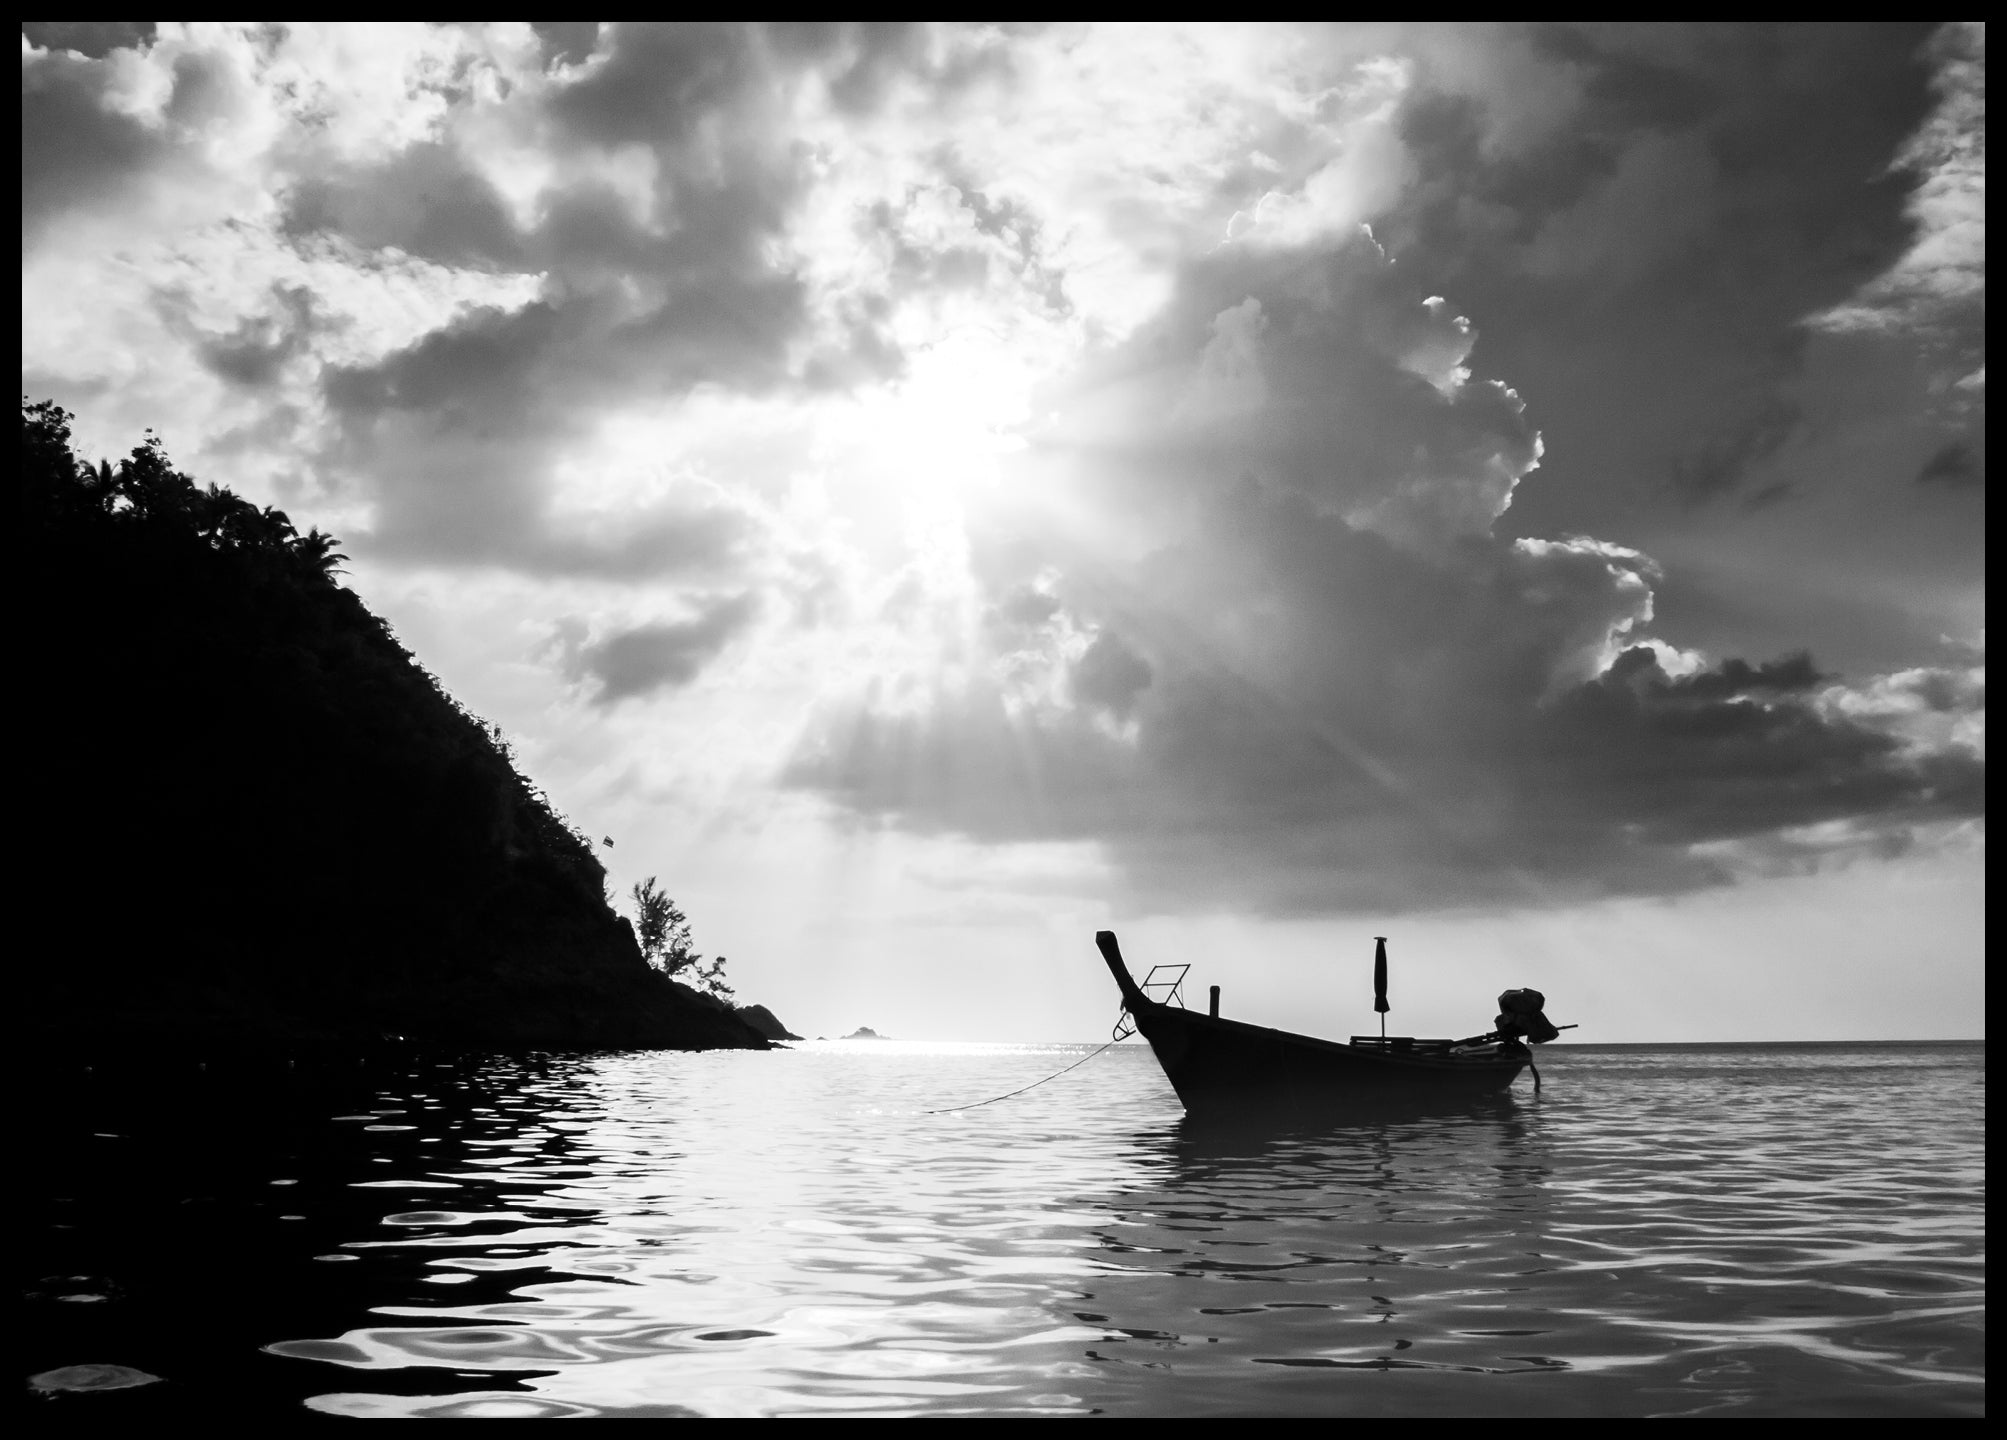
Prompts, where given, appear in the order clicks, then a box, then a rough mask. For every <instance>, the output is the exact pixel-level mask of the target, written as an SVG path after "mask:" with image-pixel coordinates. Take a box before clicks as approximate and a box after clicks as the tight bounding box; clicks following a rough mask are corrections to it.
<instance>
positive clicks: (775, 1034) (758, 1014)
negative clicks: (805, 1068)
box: [735, 1005, 801, 1040]
mask: <svg viewBox="0 0 2007 1440" xmlns="http://www.w3.org/2000/svg"><path fill="white" fill-rule="evenodd" d="M735 1013H736V1014H737V1015H738V1017H739V1018H740V1019H741V1020H743V1021H745V1022H746V1023H747V1024H748V1025H750V1026H752V1027H753V1029H755V1030H757V1031H759V1032H760V1034H762V1035H764V1036H765V1037H766V1038H767V1039H769V1040H799V1039H801V1036H799V1035H796V1034H795V1033H794V1032H793V1031H791V1030H789V1029H788V1028H787V1026H785V1025H783V1024H781V1022H780V1017H779V1016H777V1015H775V1014H774V1012H773V1011H771V1010H769V1009H767V1007H766V1006H764V1005H741V1006H738V1007H737V1010H736V1012H735Z"/></svg>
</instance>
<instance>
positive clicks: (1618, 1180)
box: [22, 1041, 1986, 1421]
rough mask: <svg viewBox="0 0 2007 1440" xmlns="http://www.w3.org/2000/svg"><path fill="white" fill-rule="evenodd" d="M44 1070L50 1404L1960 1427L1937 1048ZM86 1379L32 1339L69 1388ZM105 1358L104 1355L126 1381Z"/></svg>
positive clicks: (1962, 1359)
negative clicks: (1168, 1062)
mask: <svg viewBox="0 0 2007 1440" xmlns="http://www.w3.org/2000/svg"><path fill="white" fill-rule="evenodd" d="M1092 1048H1093V1047H1092V1046H1058V1045H1046V1046H1001V1045H923V1044H908V1043H897V1042H882V1043H875V1044H874V1043H871V1042H861V1041H850V1042H828V1043H810V1044H805V1045H801V1046H798V1047H796V1048H795V1049H793V1050H791V1051H786V1052H778V1053H772V1054H734V1053H725V1054H703V1055H687V1054H658V1053H649V1054H640V1053H636V1054H620V1055H608V1056H593V1057H559V1058H553V1059H550V1060H549V1061H547V1062H543V1063H537V1062H525V1061H522V1060H491V1061H470V1062H461V1063H454V1064H429V1063H428V1064H422V1065H421V1064H415V1063H409V1062H400V1063H392V1062H386V1061H376V1062H372V1063H370V1064H367V1065H357V1066H355V1067H352V1070H350V1071H339V1070H338V1071H336V1072H333V1073H323V1074H317V1075H315V1076H311V1077H309V1076H304V1075H300V1074H297V1073H295V1074H293V1075H290V1076H288V1075H284V1074H278V1075H271V1074H268V1075H266V1076H265V1077H262V1078H256V1079H251V1078H246V1077H225V1076H219V1075H214V1074H208V1073H202V1074H198V1073H196V1072H194V1071H193V1069H192V1067H189V1068H188V1069H187V1071H186V1073H182V1074H177V1075H168V1074H161V1073H152V1074H150V1075H149V1076H148V1077H147V1078H146V1079H144V1080H143V1081H142V1080H137V1079H135V1078H134V1077H132V1076H126V1077H118V1076H111V1075H107V1074H105V1073H103V1072H102V1071H99V1072H94V1073H91V1074H88V1075H87V1074H85V1073H84V1072H82V1071H81V1070H78V1071H77V1072H75V1073H74V1074H72V1075H70V1076H68V1077H54V1078H52V1079H51V1080H50V1081H49V1082H48V1084H49V1086H50V1087H51V1089H52V1090H53V1091H54V1092H55V1093H56V1098H55V1099H54V1100H52V1101H51V1102H50V1103H48V1104H47V1105H46V1106H44V1107H42V1110H41V1112H40V1114H39V1117H38V1120H37V1124H38V1125H39V1126H40V1127H41V1129H42V1130H43V1131H45V1132H46V1133H43V1134H39V1135H37V1136H35V1137H34V1138H35V1140H36V1143H37V1151H36V1152H35V1153H36V1157H37V1164H36V1166H35V1173H34V1174H33V1175H32V1176H31V1177H29V1179H28V1182H27V1184H28V1189H29V1195H30V1201H31V1204H30V1209H29V1225H30V1232H31V1233H30V1235H29V1238H28V1243H27V1247H26V1248H27V1251H28V1254H27V1258H26V1265H27V1268H28V1273H27V1274H26V1276H25V1279H24V1282H23V1288H24V1290H25V1291H26V1292H27V1296H28V1299H27V1320H28V1324H27V1325H26V1326H25V1327H24V1330H23V1333H24V1340H23V1342H22V1343H23V1345H24V1349H25V1352H26V1359H27V1362H28V1364H27V1370H26V1372H25V1374H24V1379H25V1378H26V1375H30V1374H36V1373H38V1372H46V1371H49V1370H53V1369H58V1368H59V1367H70V1366H86V1365H102V1366H111V1365H115V1366H123V1367H128V1368H130V1369H132V1370H136V1371H141V1372H145V1373H146V1374H148V1375H152V1376H157V1377H159V1383H153V1384H147V1385H143V1386H138V1387H134V1388H126V1389H83V1390H77V1389H70V1390H60V1389H59V1390H58V1391H57V1393H55V1394H53V1395H52V1396H50V1397H49V1398H46V1399H42V1400H40V1401H38V1402H37V1405H38V1408H41V1409H42V1412H43V1414H45V1415H47V1416H48V1417H49V1418H52V1419H53V1418H56V1417H57V1416H58V1415H74V1416H76V1417H77V1419H78V1420H79V1421H88V1420H90V1419H94V1418H109V1417H110V1416H111V1415H112V1413H113V1412H114V1411H116V1412H119V1413H120V1414H122V1415H124V1416H126V1417H129V1418H131V1419H133V1420H136V1421H143V1420H145V1419H147V1418H149V1417H162V1418H164V1417H166V1416H168V1415H171V1414H183V1415H189V1416H198V1417H199V1416H204V1415H207V1416H220V1415H224V1414H271V1415H274V1416H277V1415H281V1414H285V1413H292V1414H298V1413H299V1411H300V1407H302V1406H304V1407H306V1408H307V1409H310V1410H313V1411H319V1412H324V1413H327V1414H331V1415H349V1416H412V1415H420V1416H466V1415H496V1416H500V1415H523V1416H532V1415H551V1416H559V1415H627V1416H639V1415H708V1416H738V1415H817V1414H823V1415H838V1414H937V1415H995V1414H1049V1415H1069V1414H1104V1415H1205V1414H1214V1415H1285V1414H1288V1415H1376V1414H1387V1415H1424V1414H1442V1415H1453V1414H1472V1415H1483V1414H1529V1415H1563V1414H1638V1415H1650V1414H1724V1415H1725V1414H1745V1415H1747V1414H1829V1415H1870V1414H1872V1415H1911V1414H1916V1415H1921V1414H1967V1415H1971V1414H1980V1413H1983V1411H1984V1406H1985V1394H1986V1391H1985V1340H1986V1320H1985V1315H1986V1311H1985V1265H1986V1242H1985V1221H1984V1211H1985V1169H1984V1165H1985V1131H1984V1125H1985V1058H1986V1054H1985V1048H1984V1046H1983V1045H1982V1044H1929V1045H1923V1044H1878V1045H1768V1046H1751V1045H1737V1046H1656V1047H1595V1046H1587V1045H1556V1046H1551V1047H1548V1049H1546V1050H1545V1051H1543V1052H1542V1053H1541V1056H1540V1068H1541V1072H1542V1074H1543V1076H1544V1078H1545V1082H1546V1084H1545V1090H1544V1092H1543V1093H1542V1094H1541V1095H1540V1096H1539V1097H1537V1098H1536V1097H1535V1096H1534V1095H1533V1094H1532V1091H1531V1087H1530V1084H1529V1083H1528V1081H1527V1079H1526V1078H1525V1077H1522V1079H1521V1081H1520V1083H1519V1085H1518V1087H1517V1088H1516V1089H1515V1091H1514V1096H1513V1098H1512V1099H1511V1100H1510V1101H1508V1102H1505V1103H1503V1104H1500V1105H1497V1106H1494V1107H1492V1108H1489V1109H1485V1110H1481V1111H1473V1112H1470V1113H1466V1114H1461V1115H1455V1116H1445V1117H1439V1118H1434V1119H1430V1120H1409V1121H1392V1122H1384V1123H1377V1124H1366V1125H1359V1126H1354V1127H1349V1128H1344V1127H1340V1128H1326V1129H1324V1130H1321V1131H1316V1132H1299V1133H1281V1134H1269V1135H1258V1134H1257V1135H1249V1134H1240V1135H1222V1134H1216V1133H1208V1132H1205V1131H1202V1130H1198V1129H1195V1128H1194V1127H1193V1126H1192V1125H1191V1124H1190V1123H1189V1122H1187V1121H1186V1120H1185V1119H1184V1117H1183V1114H1182V1111H1181V1110H1180V1108H1179V1106H1178V1104H1177V1101H1176V1099H1175V1097H1174V1096H1173V1095H1172V1094H1171V1092H1170V1089H1169V1087H1168V1086H1167V1085H1166V1084H1165V1083H1164V1080H1163V1078H1162V1075H1161V1073H1160V1072H1159V1071H1158V1069H1157V1067H1156V1064H1155V1062H1154V1060H1153V1059H1152V1057H1151V1056H1150V1054H1149V1052H1148V1051H1147V1050H1146V1049H1143V1048H1142V1047H1141V1046H1140V1044H1137V1043H1134V1042H1132V1043H1131V1044H1130V1045H1124V1046H1122V1047H1119V1048H1117V1049H1115V1050H1111V1051H1109V1052H1107V1053H1106V1054H1103V1055H1101V1056H1098V1057H1097V1058H1095V1059H1093V1060H1091V1061H1089V1062H1088V1063H1087V1064H1085V1065H1083V1066H1082V1067H1081V1068H1080V1069H1078V1070H1075V1071H1074V1072H1073V1073H1071V1074H1069V1075H1066V1076H1064V1077H1063V1078H1061V1079H1059V1080H1056V1081H1054V1082H1053V1083H1051V1084H1050V1085H1046V1086H1044V1087H1042V1088H1040V1089H1037V1090H1034V1091H1032V1092H1031V1093H1030V1094H1028V1095H1025V1096H1023V1097H1021V1098H1018V1099H1015V1100H1009V1101H1006V1102H1004V1103H1002V1104H997V1105H991V1106H987V1107H984V1108H981V1109H975V1110H969V1111H964V1112H962V1113H960V1114H948V1115H930V1114H926V1113H924V1112H925V1111H926V1110H928V1109H930V1108H933V1107H940V1106H949V1105H959V1104H966V1103H968V1102H970V1101H975V1100H980V1099H983V1098H985V1097H987V1096H990V1095H995V1094H997V1093H999V1092H1002V1091H1006V1090H1010V1089H1012V1088H1014V1087H1016V1086H1020V1085H1024V1084H1027V1083H1029V1082H1030V1081H1033V1080H1036V1079H1038V1078H1039V1077H1041V1076H1044V1075H1046V1074H1049V1073H1050V1072H1052V1071H1054V1070H1056V1069H1058V1068H1059V1067H1060V1066H1061V1065H1063V1064H1066V1063H1068V1061H1069V1060H1070V1059H1072V1058H1075V1057H1077V1056H1080V1055H1084V1054H1086V1053H1088V1051H1089V1050H1091V1049H1092ZM93 1375H95V1376H97V1377H98V1378H99V1379H100V1380H101V1381H102V1380H103V1379H104V1378H106V1377H113V1376H115V1372H109V1371H105V1372H74V1371H73V1372H71V1383H77V1382H79V1381H80V1380H81V1381H86V1382H87V1381H88V1380H89V1379H90V1378H91V1376H93ZM127 1378H131V1377H127Z"/></svg>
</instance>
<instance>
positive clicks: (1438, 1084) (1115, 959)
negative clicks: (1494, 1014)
mask: <svg viewBox="0 0 2007 1440" xmlns="http://www.w3.org/2000/svg"><path fill="white" fill-rule="evenodd" d="M1104 937H1105V938H1104ZM1096 939H1097V940H1098V941H1100V944H1101V951H1102V954H1103V956H1104V957H1105V958H1106V959H1107V961H1108V968H1109V970H1110V971H1111V972H1112V973H1113V974H1114V975H1115V979H1116V983H1117V985H1118V986H1119V987H1120V988H1121V990H1122V999H1123V1003H1124V1004H1125V1005H1126V1006H1127V1008H1128V1011H1129V1014H1130V1016H1131V1017H1132V1018H1133V1019H1134V1020H1135V1022H1136V1028H1137V1029H1138V1030H1139V1031H1140V1032H1142V1035H1143V1038H1144V1039H1146V1040H1148V1041H1149V1042H1150V1048H1151V1050H1153V1051H1154V1052H1155V1053H1156V1056H1157V1063H1158V1064H1159V1065H1161V1066H1162V1067H1163V1070H1164V1076H1165V1078H1166V1079H1168V1080H1169V1081H1170V1082H1171V1088H1172V1089H1173V1090H1175V1091H1177V1092H1178V1098H1179V1099H1180V1100H1181V1101H1183V1102H1184V1105H1185V1108H1186V1110H1188V1111H1190V1112H1192V1113H1194V1114H1208V1113H1221V1112H1247V1111H1251V1110H1252V1111H1257V1112H1263V1113H1306V1112H1316V1113H1329V1112H1333V1111H1344V1110H1358V1109H1374V1110H1383V1109H1415V1108H1420V1109H1437V1108H1442V1107H1447V1106H1455V1105H1460V1104H1465V1103H1469V1102H1473V1101H1480V1100H1483V1099H1485V1098H1487V1097H1492V1096H1498V1095H1502V1094H1503V1093H1504V1092H1505V1091H1506V1090H1507V1089H1509V1088H1510V1087H1511V1085H1512V1082H1513V1080H1514V1079H1515V1078H1517V1076H1518V1075H1519V1072H1520V1071H1521V1070H1523V1069H1525V1068H1526V1064H1527V1062H1528V1060H1529V1059H1531V1056H1530V1055H1529V1054H1528V1053H1527V1052H1526V1051H1525V1050H1523V1049H1518V1048H1517V1047H1513V1048H1510V1049H1495V1050H1492V1051H1490V1052H1485V1053H1477V1054H1462V1055H1452V1054H1450V1053H1448V1052H1447V1051H1444V1050H1420V1049H1417V1050H1411V1051H1400V1050H1395V1049H1392V1048H1389V1049H1386V1050H1382V1049H1380V1048H1379V1047H1378V1046H1373V1047H1367V1046H1364V1045H1346V1044H1340V1043H1339V1042H1337V1041H1335V1040H1320V1039H1318V1038H1316V1037H1315V1036H1311V1035H1296V1034H1292V1033H1291V1032H1289V1031H1287V1030H1271V1029H1268V1028H1267V1027H1265V1026H1261V1025H1249V1024H1246V1023H1245V1022H1243V1021H1239V1020H1223V1019H1220V1018H1219V1017H1218V1016H1216V1015H1201V1014H1198V1013H1197V1012H1195V1011H1191V1010H1186V1009H1183V1008H1182V1007H1180V1006H1176V1005H1165V1004H1161V1003H1159V1002H1157V1001H1155V1000H1152V999H1150V998H1149V997H1148V996H1146V995H1144V994H1143V993H1142V991H1141V990H1140V989H1139V988H1138V987H1137V985H1136V983H1135V981H1134V980H1133V979H1131V978H1130V976H1129V972H1128V969H1127V967H1126V966H1124V965H1123V963H1122V960H1121V954H1120V951H1119V950H1118V949H1117V947H1116V945H1115V937H1114V936H1113V935H1111V934H1108V933H1107V932H1105V931H1104V932H1102V935H1101V936H1097V937H1096Z"/></svg>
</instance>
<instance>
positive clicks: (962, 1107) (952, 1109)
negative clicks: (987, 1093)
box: [920, 1040, 1122, 1115]
mask: <svg viewBox="0 0 2007 1440" xmlns="http://www.w3.org/2000/svg"><path fill="white" fill-rule="evenodd" d="M1121 1043H1122V1042H1121V1041H1119V1040H1110V1041H1109V1042H1108V1044H1107V1045H1103V1046H1102V1047H1101V1050H1106V1049H1108V1048H1109V1046H1110V1045H1119V1044H1121ZM1101 1050H1096V1051H1094V1052H1092V1053H1091V1054H1087V1055H1082V1056H1081V1057H1080V1058H1079V1059H1078V1060H1076V1061H1074V1062H1073V1063H1072V1064H1071V1065H1069V1066H1067V1067H1066V1070H1078V1069H1079V1068H1080V1067H1081V1066H1082V1065H1085V1064H1086V1063H1087V1062H1088V1061H1089V1060H1092V1059H1093V1058H1094V1056H1095V1055H1099V1054H1100V1053H1101ZM1066 1070H1055V1071H1053V1072H1052V1073H1051V1074H1050V1075H1048V1076H1046V1077H1045V1080H1057V1079H1058V1078H1059V1077H1060V1076H1062V1075H1064V1074H1065V1073H1066ZM1045 1080H1034V1081H1032V1082H1031V1084H1029V1085H1027V1086H1025V1087H1024V1089H1023V1090H1013V1091H1011V1092H1010V1094H1009V1095H993V1096H991V1097H990V1098H989V1099H987V1100H978V1101H976V1103H975V1104H973V1105H950V1106H949V1107H948V1108H947V1109H945V1110H922V1111H921V1112H920V1113H921V1114H922V1115H952V1114H954V1113H955V1112H956V1111H957V1110H980V1109H982V1107H983V1106H985V1105H994V1104H996V1103H997V1101H999V1100H1008V1099H1010V1098H1011V1097H1012V1096H1015V1095H1022V1094H1024V1091H1025V1090H1036V1089H1037V1088H1038V1087H1039V1086H1041V1085H1043V1084H1044V1083H1045Z"/></svg>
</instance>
